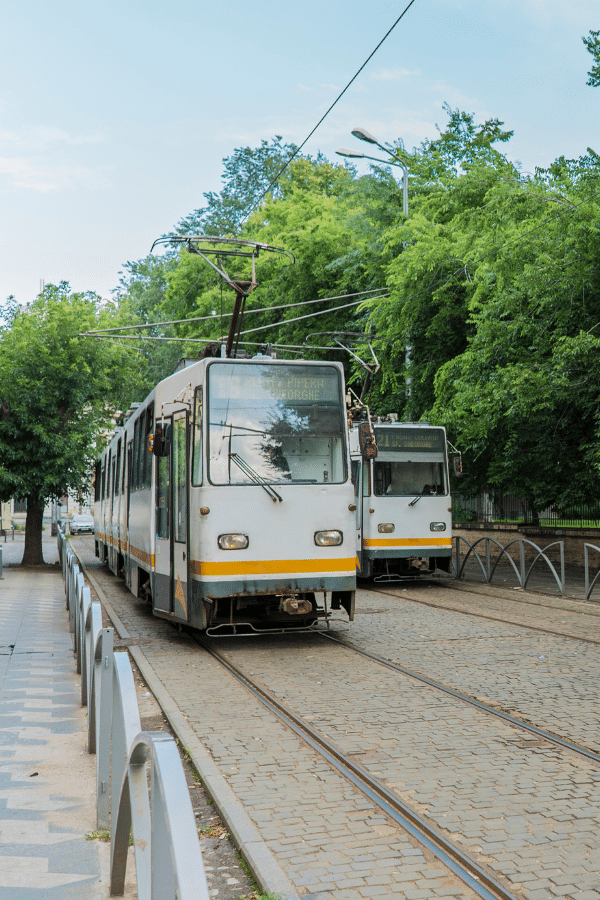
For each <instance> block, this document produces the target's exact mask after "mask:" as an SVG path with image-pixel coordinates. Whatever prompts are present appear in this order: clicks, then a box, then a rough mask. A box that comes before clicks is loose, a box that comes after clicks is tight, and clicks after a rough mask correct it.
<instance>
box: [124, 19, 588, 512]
mask: <svg viewBox="0 0 600 900" xmlns="http://www.w3.org/2000/svg"><path fill="white" fill-rule="evenodd" d="M599 35H600V32H590V38H589V39H584V42H585V43H586V46H587V47H588V49H589V50H590V52H591V53H592V54H593V55H594V57H595V58H597V55H598V53H599V52H600V51H599V50H598V47H599V45H598V37H599ZM594 71H595V70H592V73H590V74H591V75H592V74H593V72H594ZM594 77H595V76H594ZM594 83H595V82H594ZM445 111H446V114H447V117H448V121H447V124H446V125H445V127H444V128H443V129H440V133H439V135H438V137H437V138H435V139H434V140H429V141H425V142H424V143H423V144H422V145H421V147H418V148H416V149H414V150H413V151H411V152H409V151H407V150H406V149H405V148H404V146H403V145H402V143H401V142H398V143H397V144H396V145H394V146H393V147H392V148H391V151H390V152H392V153H394V154H395V155H396V156H397V157H398V158H399V159H400V160H402V162H404V164H405V165H406V166H407V167H408V170H409V173H410V187H409V195H410V196H409V210H410V214H409V216H408V217H405V216H404V215H403V213H402V191H401V189H400V187H399V185H398V184H397V183H396V181H395V179H394V178H393V177H392V174H391V172H390V169H389V167H386V166H385V165H379V164H378V165H373V166H372V167H371V173H370V174H369V175H366V176H363V177H358V176H357V174H356V171H355V169H354V168H353V167H352V166H346V167H342V166H339V165H332V164H331V163H329V162H328V161H327V160H325V159H323V158H322V157H318V158H317V159H310V158H306V157H298V158H296V159H295V160H294V161H293V162H292V163H291V164H290V165H289V166H288V167H287V168H286V170H285V173H284V174H283V175H282V176H281V177H280V179H279V181H278V184H277V189H276V190H272V191H271V192H270V193H269V194H268V195H267V196H266V197H265V198H264V199H263V200H262V201H261V203H260V205H259V206H257V199H258V198H259V197H260V196H261V194H262V192H263V191H264V189H265V187H266V186H267V185H268V184H269V183H270V181H271V180H272V178H273V175H274V174H275V173H276V172H277V171H278V169H279V168H280V167H281V165H282V163H283V161H284V160H285V158H286V157H287V155H288V154H289V153H290V152H292V150H293V148H292V147H288V146H284V145H282V144H281V138H279V137H277V138H275V139H273V141H271V142H270V143H268V142H266V141H263V142H262V143H261V146H260V147H258V148H254V149H253V148H247V147H246V148H243V149H238V150H236V151H235V152H234V154H233V155H232V156H231V157H229V158H228V159H227V160H226V161H225V174H224V182H225V186H224V188H223V191H222V192H221V194H219V195H216V194H210V195H206V199H207V200H208V206H207V208H206V209H205V210H200V211H197V212H196V213H193V214H192V215H191V216H189V217H188V218H187V219H185V220H182V222H181V223H180V227H179V230H180V231H182V232H185V233H187V232H189V231H205V232H209V233H210V231H211V229H212V230H213V233H215V232H220V233H222V234H226V233H234V234H236V235H238V236H240V237H244V238H247V239H250V240H258V241H261V242H264V243H268V244H272V245H275V246H278V247H283V248H285V250H287V251H288V252H291V253H293V255H294V257H295V263H294V264H291V263H290V260H289V259H288V258H287V257H286V256H281V255H275V254H268V253H261V255H260V257H259V260H258V264H257V275H258V281H259V283H260V287H259V288H258V290H257V291H255V292H254V293H252V294H251V295H250V297H249V298H248V301H247V305H246V309H247V311H248V312H250V313H252V315H248V316H247V317H246V318H245V319H244V326H243V331H244V332H246V334H243V335H242V341H244V340H247V341H252V342H256V343H258V344H260V343H261V342H264V343H268V342H271V341H274V342H277V343H278V344H283V345H290V346H288V349H287V350H285V349H284V350H283V351H280V352H282V354H284V355H285V354H286V353H287V354H288V355H290V356H294V355H304V356H308V357H310V358H322V357H323V356H327V357H328V358H336V359H337V358H340V359H343V358H344V357H343V354H342V353H340V354H339V356H338V351H337V349H336V350H335V355H333V351H332V350H327V351H320V350H316V349H314V350H311V349H310V347H311V346H314V345H317V344H319V345H323V344H324V345H329V344H330V345H333V340H332V338H331V337H327V336H323V335H319V334H318V333H319V332H336V331H337V332H339V331H353V332H354V331H359V332H371V331H373V330H375V331H376V332H377V335H378V338H377V340H376V342H375V347H376V352H377V355H378V358H379V360H380V362H381V363H382V369H381V373H380V375H379V376H378V378H377V380H376V383H375V388H374V391H373V394H372V404H371V405H372V408H373V411H374V412H379V413H385V412H389V411H395V412H398V413H399V414H400V416H401V417H402V418H404V419H412V420H425V419H427V420H429V421H432V422H436V423H440V424H444V425H446V426H447V427H448V429H449V433H450V438H451V440H452V441H453V443H455V444H456V445H457V446H460V448H461V449H462V450H463V452H464V456H465V471H466V473H467V475H466V478H465V479H464V481H463V484H462V486H461V487H462V488H463V489H466V490H467V491H469V490H470V491H473V492H475V491H477V490H480V489H481V488H482V487H483V486H486V487H487V488H491V489H497V490H503V491H507V492H515V493H520V494H521V496H523V497H524V498H525V499H526V502H527V504H528V506H529V509H530V511H531V512H532V515H534V514H535V511H536V510H539V509H543V507H544V506H545V505H546V504H548V503H550V502H557V501H558V502H560V503H561V504H562V505H565V504H572V503H575V502H580V501H582V500H587V499H589V497H590V496H591V495H592V494H593V495H594V496H596V495H597V493H598V492H597V488H596V483H597V477H598V471H599V468H600V455H599V451H598V449H597V448H598V447H600V441H599V437H600V433H599V431H600V396H599V388H598V384H599V383H600V378H599V376H600V370H599V369H600V364H599V363H598V362H597V360H598V359H600V356H599V355H598V350H599V349H600V347H599V342H600V283H599V273H598V264H597V259H598V221H599V220H600V215H599V213H600V210H599V208H598V197H599V196H600V158H599V157H598V156H597V154H596V153H595V152H594V151H592V150H588V152H587V154H586V155H584V156H582V157H581V158H580V159H578V160H568V159H565V158H564V157H560V158H559V159H557V160H556V161H555V162H554V163H553V164H552V165H551V166H550V167H549V168H548V169H538V170H536V174H535V175H534V176H527V177H525V176H523V175H522V174H521V173H520V172H519V170H518V168H517V167H516V166H515V165H513V164H512V163H511V162H510V161H509V160H508V159H507V158H506V156H505V155H504V153H503V152H502V150H501V149H499V148H501V147H502V145H503V144H505V143H506V142H507V141H508V140H509V138H510V137H511V135H512V132H511V131H508V130H505V129H504V126H503V123H502V122H500V121H499V120H498V119H494V118H492V119H489V120H488V121H486V122H484V123H483V124H477V123H476V122H475V120H474V116H473V115H472V114H470V113H466V112H463V111H460V110H453V109H451V108H450V107H449V106H445ZM255 207H256V208H255ZM253 209H254V211H253V212H251V211H252V210H253ZM250 212H251V215H250V216H249V218H248V214H249V213H250ZM145 265H147V266H148V270H147V271H146V269H144V268H143V267H140V268H139V270H136V271H135V272H134V271H133V269H131V270H130V272H131V279H130V282H129V284H128V287H127V295H128V298H129V301H128V302H130V303H131V304H132V308H136V309H137V311H136V313H135V314H136V315H138V316H139V317H140V318H143V316H144V315H156V314H157V313H159V314H160V316H161V317H162V318H163V319H164V318H167V319H169V318H171V319H184V320H185V321H184V323H183V324H180V325H178V326H176V327H175V329H174V333H176V334H178V335H179V336H181V337H184V338H192V337H195V338H199V337H203V338H207V339H216V338H218V337H219V336H220V335H221V334H222V333H223V332H224V331H226V330H227V324H228V321H229V313H230V311H231V308H232V304H233V294H232V292H230V291H228V290H227V289H226V288H224V287H223V285H222V283H221V282H220V281H219V279H218V277H217V276H216V275H215V273H214V271H213V270H211V269H210V268H209V267H207V266H206V264H205V263H204V262H203V261H202V260H201V259H200V258H199V257H197V256H193V255H190V254H188V253H186V252H182V253H181V254H180V255H179V256H176V255H175V254H172V255H171V256H169V257H168V260H167V262H165V263H164V264H161V265H164V268H163V269H161V270H160V271H158V270H157V271H152V267H151V266H150V263H149V262H147V261H146V262H145ZM232 274H236V275H237V274H238V272H237V271H234V272H232ZM140 285H141V287H140ZM375 288H377V289H384V292H387V293H388V296H387V297H386V298H384V299H382V298H379V299H373V300H369V301H365V302H364V303H362V304H361V305H359V306H349V307H347V308H345V309H336V308H335V307H338V306H341V305H343V303H344V301H342V300H331V301H329V303H325V304H324V305H323V306H320V305H313V304H312V303H311V301H315V300H317V299H319V298H326V297H337V296H340V295H345V294H351V293H354V292H358V291H361V290H370V289H375ZM144 297H149V298H150V300H149V305H148V306H147V307H146V309H144V308H143V307H144V304H143V303H142V299H143V298H144ZM349 302H350V301H349ZM136 303H137V307H136ZM286 304H287V305H288V306H289V308H288V309H277V307H281V306H284V305H286ZM150 310H152V311H151V312H150ZM320 312H325V314H324V315H317V313H320ZM221 313H223V319H221ZM196 317H206V321H204V322H199V323H197V322H191V321H189V320H191V319H194V318H196ZM272 326H275V327H272ZM308 335H313V337H312V338H311V339H310V340H309V341H308V345H307V344H305V341H306V339H307V336H308ZM183 346H185V345H183ZM197 346H198V345H194V344H191V343H190V344H189V347H188V349H189V350H190V352H194V353H195V352H197V349H196V348H197ZM242 346H243V345H242ZM294 347H297V348H299V349H294ZM302 348H304V349H302ZM357 350H358V352H359V355H362V356H363V358H366V357H368V355H369V351H368V347H367V345H366V342H365V343H363V344H359V345H358V347H357ZM344 361H345V363H346V367H347V372H348V376H349V378H350V380H351V381H352V380H353V379H354V380H357V381H359V382H360V381H362V378H363V375H364V372H363V370H362V369H361V368H360V367H359V366H358V365H357V364H356V363H355V362H352V363H351V362H350V361H349V360H348V359H346V360H344Z"/></svg>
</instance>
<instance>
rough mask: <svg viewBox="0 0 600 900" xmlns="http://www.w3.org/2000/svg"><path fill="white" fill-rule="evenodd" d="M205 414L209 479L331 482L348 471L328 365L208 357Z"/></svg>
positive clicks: (334, 374) (335, 380) (334, 375)
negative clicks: (218, 360)
mask: <svg viewBox="0 0 600 900" xmlns="http://www.w3.org/2000/svg"><path fill="white" fill-rule="evenodd" d="M208 415H209V423H210V424H209V439H208V476H209V480H210V481H211V482H212V484H252V483H257V479H258V480H259V481H260V480H262V481H264V482H267V483H269V484H325V483H336V484H339V483H341V482H344V481H346V479H347V477H348V475H347V469H346V451H345V447H346V444H345V419H344V408H343V392H342V386H341V382H340V373H339V370H338V369H337V368H335V367H334V366H327V365H323V366H309V365H303V364H301V363H290V365H285V364H281V363H279V364H273V363H243V362H230V363H213V364H212V365H210V366H209V369H208Z"/></svg>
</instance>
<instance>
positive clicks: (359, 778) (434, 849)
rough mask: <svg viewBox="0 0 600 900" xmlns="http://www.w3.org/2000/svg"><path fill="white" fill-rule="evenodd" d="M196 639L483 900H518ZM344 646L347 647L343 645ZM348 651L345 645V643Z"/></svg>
mask: <svg viewBox="0 0 600 900" xmlns="http://www.w3.org/2000/svg"><path fill="white" fill-rule="evenodd" d="M191 636H192V639H193V640H194V642H195V643H197V644H198V645H199V646H200V647H202V648H203V649H204V650H205V651H206V652H207V653H209V654H210V655H211V657H212V658H213V659H215V660H216V661H217V662H218V663H219V664H220V665H221V666H223V668H224V669H226V670H227V671H228V672H229V673H230V675H232V676H233V677H234V678H235V679H236V681H237V682H238V683H240V684H242V685H244V687H245V688H246V689H247V690H248V691H250V693H251V694H252V695H253V697H255V698H256V699H258V700H259V701H260V702H261V703H262V704H263V705H264V706H265V707H266V708H267V709H269V711H270V712H271V713H273V714H274V715H275V716H276V717H277V718H278V719H279V721H281V722H282V723H283V724H284V725H286V727H287V728H289V729H290V730H291V731H292V732H293V733H294V734H295V735H296V736H298V737H300V738H302V740H304V741H305V742H306V743H307V744H308V745H309V747H311V749H312V750H314V751H315V752H317V753H319V754H320V755H321V756H322V757H323V758H324V759H325V760H326V761H327V762H328V763H329V764H330V765H332V766H333V767H334V768H335V769H336V770H337V771H338V772H339V773H340V774H341V775H343V776H344V777H345V778H346V779H348V781H350V783H351V784H352V785H353V786H354V787H356V788H358V789H359V790H360V791H361V792H362V793H363V794H365V796H366V797H368V798H369V800H371V801H372V802H373V803H375V804H377V806H379V808H380V809H381V810H382V811H383V812H384V813H386V815H388V816H389V817H390V818H391V819H392V820H393V821H394V822H395V823H396V824H397V825H399V826H400V827H401V828H403V829H404V830H406V831H407V832H408V833H409V834H410V835H411V836H412V837H413V838H415V839H416V840H417V841H418V842H419V843H420V844H421V845H422V846H423V847H425V848H426V849H427V850H429V851H430V852H431V853H433V854H434V855H435V856H436V857H437V859H439V860H440V862H442V863H444V864H445V865H446V866H447V867H448V869H449V870H450V871H452V872H453V873H454V874H455V875H456V876H457V877H458V878H459V879H460V880H461V881H463V883H464V884H466V885H467V886H468V887H469V888H471V889H472V890H473V891H474V892H475V893H476V894H477V896H478V897H481V898H482V900H517V895H515V894H513V893H512V892H511V891H510V890H508V888H507V887H506V886H505V885H503V884H502V882H500V881H499V880H498V879H497V878H496V877H495V876H494V875H493V874H492V873H491V872H490V871H488V869H487V868H485V867H484V866H481V865H480V864H479V863H477V862H476V860H474V859H473V858H472V857H471V856H470V855H469V854H467V853H465V852H464V851H463V850H462V849H461V848H460V847H458V846H457V845H456V844H454V843H453V842H452V841H450V840H448V839H447V838H446V837H444V835H443V834H442V833H441V832H440V831H439V830H438V829H437V828H434V827H433V826H432V825H431V824H430V823H429V822H428V821H427V820H426V819H425V818H423V817H422V816H419V815H418V813H416V812H415V811H414V810H413V809H411V808H410V807H409V806H408V805H407V804H405V803H403V801H402V800H401V799H400V798H399V797H398V796H396V795H395V794H394V793H393V792H392V791H390V790H389V789H388V788H387V787H386V786H385V785H384V784H383V783H382V782H381V781H379V780H378V779H377V778H374V777H373V776H372V775H370V774H369V773H368V772H367V771H366V769H364V768H363V767H362V766H360V765H358V764H357V763H355V762H353V761H352V760H351V759H350V757H349V756H347V755H346V754H344V753H342V752H341V751H340V750H339V749H338V748H337V747H336V746H335V744H334V743H333V742H332V741H329V740H328V739H327V738H326V737H325V736H324V735H322V734H321V733H320V732H319V731H317V730H316V729H315V728H313V727H312V726H310V725H308V724H307V723H306V722H305V721H304V720H303V719H302V718H301V717H300V716H298V715H296V714H295V713H294V712H293V711H292V710H291V709H290V708H289V707H288V706H286V705H285V704H283V703H282V702H281V701H280V700H278V699H277V698H276V697H275V696H274V695H273V694H272V693H271V692H270V691H269V690H267V689H266V688H265V687H264V686H262V685H261V684H259V683H258V682H257V681H255V680H254V679H253V678H252V677H251V676H250V675H248V674H247V673H246V672H244V671H243V669H241V668H240V667H239V666H237V665H236V664H235V663H233V662H232V661H231V660H230V659H227V658H226V657H225V656H224V655H223V654H221V653H219V652H218V651H217V650H216V649H215V648H214V646H211V644H209V643H208V642H207V641H206V640H205V639H203V638H201V637H199V636H198V635H197V634H192V635H191ZM339 643H341V644H343V642H341V641H340V642H339ZM343 646H346V645H345V644H343Z"/></svg>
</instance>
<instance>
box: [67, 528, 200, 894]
mask: <svg viewBox="0 0 600 900" xmlns="http://www.w3.org/2000/svg"><path fill="white" fill-rule="evenodd" d="M58 553H59V559H60V562H61V565H62V571H63V578H64V581H65V593H66V606H67V610H68V613H69V626H70V629H71V632H72V634H73V651H74V654H75V657H76V660H77V671H78V672H79V673H81V703H82V705H83V706H87V708H88V750H89V752H90V753H95V754H96V796H97V827H98V828H99V829H108V828H109V823H112V829H111V840H110V893H111V896H122V895H123V893H124V889H125V875H126V870H127V857H128V847H129V840H130V835H133V848H134V857H135V868H136V877H137V891H138V897H139V898H140V900H151V898H161V900H162V898H165V900H167V898H169V900H171V898H173V900H174V898H177V900H209V891H208V885H207V883H206V875H205V872H204V864H203V862H202V852H201V850H200V843H199V840H198V831H197V827H196V820H195V817H194V813H193V810H192V804H191V800H190V795H189V790H188V787H187V784H186V780H185V775H184V772H183V767H182V765H181V760H180V758H179V752H178V750H177V746H176V744H175V741H174V740H173V738H172V737H171V736H170V735H167V734H164V733H163V732H162V731H159V732H145V731H142V729H141V725H140V714H139V709H138V705H137V697H136V692H135V684H134V680H133V672H132V669H131V663H130V662H129V656H128V654H127V653H126V652H122V653H114V652H113V639H114V629H112V628H103V627H102V609H101V606H100V603H99V602H98V601H97V600H92V598H91V594H90V589H89V587H87V585H86V584H85V582H84V578H83V574H82V572H81V570H80V568H79V565H78V563H77V558H76V556H75V554H74V553H73V551H72V550H71V548H70V547H69V545H68V542H67V540H66V538H65V535H64V532H63V531H62V529H61V528H60V527H59V528H58ZM109 788H110V790H109Z"/></svg>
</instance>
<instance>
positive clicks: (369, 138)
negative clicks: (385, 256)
mask: <svg viewBox="0 0 600 900" xmlns="http://www.w3.org/2000/svg"><path fill="white" fill-rule="evenodd" d="M352 134H353V135H354V137H355V138H358V140H359V141H366V142H367V143H368V144H375V146H376V147H379V149H380V150H383V152H384V153H387V154H388V155H389V156H392V153H391V151H390V150H388V148H387V147H384V146H383V144H380V143H379V141H378V140H377V138H375V137H373V135H372V134H371V133H370V132H369V131H367V130H366V128H353V129H352ZM336 153H337V154H338V155H339V156H349V157H351V158H355V159H372V160H374V161H375V162H380V163H383V164H384V165H388V166H398V168H400V169H402V176H403V177H402V212H403V213H404V215H405V216H408V169H407V167H406V166H405V165H404V163H403V162H400V160H398V159H397V160H396V161H394V162H392V160H391V159H390V160H385V159H377V157H375V156H367V154H366V153H361V151H360V150H348V148H346V147H340V149H339V150H336ZM412 350H413V348H412V344H408V345H407V346H406V347H405V348H404V365H405V370H406V376H405V384H406V413H407V417H409V416H410V401H411V394H412V376H411V375H410V367H411V363H412Z"/></svg>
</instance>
